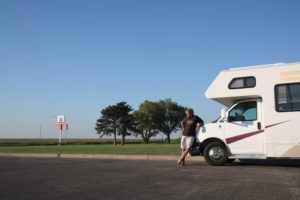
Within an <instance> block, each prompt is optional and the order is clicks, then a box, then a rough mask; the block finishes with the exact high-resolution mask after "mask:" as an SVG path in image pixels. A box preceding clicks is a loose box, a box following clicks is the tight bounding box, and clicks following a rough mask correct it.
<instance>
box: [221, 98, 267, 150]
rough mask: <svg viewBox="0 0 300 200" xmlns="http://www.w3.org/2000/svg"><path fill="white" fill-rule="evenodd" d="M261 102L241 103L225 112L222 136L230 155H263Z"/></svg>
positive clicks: (258, 100)
mask: <svg viewBox="0 0 300 200" xmlns="http://www.w3.org/2000/svg"><path fill="white" fill-rule="evenodd" d="M261 110H262V109H261V100H260V99H257V100H249V101H243V102H240V103H238V104H236V105H235V106H233V107H232V108H231V109H230V110H229V111H228V112H227V115H228V116H227V120H226V121H224V125H223V127H224V135H225V139H226V143H227V145H228V147H229V150H230V153H231V154H248V155H249V154H260V155H261V154H264V145H263V140H264V137H263V127H262V123H261V122H262V121H261V120H262V119H261V118H262V117H261V116H262V115H261V112H262V111H261Z"/></svg>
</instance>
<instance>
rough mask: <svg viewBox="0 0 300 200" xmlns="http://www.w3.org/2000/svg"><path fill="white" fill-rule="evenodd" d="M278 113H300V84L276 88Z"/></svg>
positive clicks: (283, 85)
mask: <svg viewBox="0 0 300 200" xmlns="http://www.w3.org/2000/svg"><path fill="white" fill-rule="evenodd" d="M275 101H276V111H277V112H291V111H300V83H290V84H280V85H276V86H275Z"/></svg>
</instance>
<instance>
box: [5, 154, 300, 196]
mask: <svg viewBox="0 0 300 200" xmlns="http://www.w3.org/2000/svg"><path fill="white" fill-rule="evenodd" d="M0 181H1V184H0V199H1V200H5V199H9V200H11V199H22V200H23V199H25V200H26V199H30V200H35V199H39V200H41V199H84V200H87V199H145V200H148V199H149V200H150V199H151V200H153V199H168V200H171V199H188V200H191V199H198V200H199V199H200V200H201V199H203V200H204V199H205V200H215V199H222V200H223V199H224V200H226V199H228V200H229V199H230V200H235V199H236V200H241V199H243V200H248V199H251V200H252V199H264V200H268V199H270V200H276V199H278V200H284V199H286V200H296V199H297V200H300V164H299V161H279V162H278V161H272V162H264V161H259V162H257V161H246V162H245V161H242V162H241V163H233V164H229V165H227V166H222V167H212V166H209V165H207V164H206V163H204V162H200V161H190V162H188V163H187V165H186V166H184V167H178V166H176V162H174V161H152V160H151V161H150V160H108V159H66V158H60V159H57V158H15V157H2V158H0Z"/></svg>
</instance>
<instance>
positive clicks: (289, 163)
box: [231, 158, 300, 167]
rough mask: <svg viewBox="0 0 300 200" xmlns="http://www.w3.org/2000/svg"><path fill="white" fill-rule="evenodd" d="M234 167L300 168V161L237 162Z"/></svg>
mask: <svg viewBox="0 0 300 200" xmlns="http://www.w3.org/2000/svg"><path fill="white" fill-rule="evenodd" d="M231 165H233V166H243V165H245V166H246V165H247V166H249V165H253V166H262V165H264V166H277V167H300V159H274V158H272V159H271V158H269V159H266V160H250V159H245V160H236V161H234V162H232V163H231Z"/></svg>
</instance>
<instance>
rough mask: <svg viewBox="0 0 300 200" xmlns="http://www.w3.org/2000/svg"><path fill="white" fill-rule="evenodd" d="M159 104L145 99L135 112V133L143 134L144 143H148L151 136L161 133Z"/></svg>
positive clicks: (137, 134)
mask: <svg viewBox="0 0 300 200" xmlns="http://www.w3.org/2000/svg"><path fill="white" fill-rule="evenodd" d="M157 109H159V107H158V104H157V103H155V102H151V101H145V102H144V103H142V104H141V105H140V106H139V109H138V110H136V111H135V112H134V113H133V119H134V127H133V129H132V130H133V133H134V135H136V136H141V137H142V139H143V141H144V143H146V144H148V143H149V140H150V138H151V137H153V136H155V135H157V134H158V133H159V131H158V129H157V120H158V119H159V118H158V114H159V112H158V110H157Z"/></svg>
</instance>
